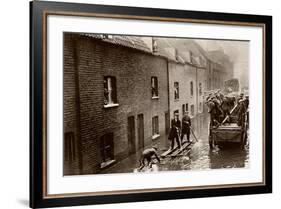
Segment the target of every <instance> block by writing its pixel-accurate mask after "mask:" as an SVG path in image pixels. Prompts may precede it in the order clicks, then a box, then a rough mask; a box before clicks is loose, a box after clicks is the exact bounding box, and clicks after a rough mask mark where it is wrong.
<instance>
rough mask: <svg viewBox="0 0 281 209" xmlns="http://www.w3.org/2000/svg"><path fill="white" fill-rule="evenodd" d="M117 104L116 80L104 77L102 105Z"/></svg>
mask: <svg viewBox="0 0 281 209" xmlns="http://www.w3.org/2000/svg"><path fill="white" fill-rule="evenodd" d="M111 104H117V89H116V78H115V77H113V76H105V77H104V105H111Z"/></svg>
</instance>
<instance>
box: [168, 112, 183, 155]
mask: <svg viewBox="0 0 281 209" xmlns="http://www.w3.org/2000/svg"><path fill="white" fill-rule="evenodd" d="M180 131H181V121H180V120H179V115H178V113H176V114H175V118H174V119H172V122H171V130H170V133H169V140H170V141H171V149H174V144H175V140H176V141H177V145H178V148H181V143H180Z"/></svg>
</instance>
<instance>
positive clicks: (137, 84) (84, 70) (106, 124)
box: [64, 34, 168, 174]
mask: <svg viewBox="0 0 281 209" xmlns="http://www.w3.org/2000/svg"><path fill="white" fill-rule="evenodd" d="M74 36H76V38H77V48H76V53H77V56H78V59H76V61H77V63H76V64H77V68H78V72H79V89H80V91H79V97H80V112H79V113H80V126H81V130H80V134H81V142H82V145H81V146H82V147H81V151H82V156H83V159H82V161H83V171H82V173H83V174H87V173H96V172H98V171H99V170H100V163H101V158H100V144H99V142H100V138H101V136H102V135H103V134H104V133H111V132H112V133H113V135H114V155H115V158H116V160H121V159H123V158H124V157H127V156H128V137H127V135H128V134H127V129H128V127H127V126H128V125H127V118H128V117H129V116H134V117H135V125H136V126H137V115H138V114H143V115H144V142H145V145H148V144H151V143H152V142H153V141H152V117H153V116H156V115H157V116H158V117H159V131H160V135H163V134H165V115H164V113H165V112H166V111H168V81H167V61H166V59H164V58H162V57H157V56H153V55H151V54H148V53H144V52H141V51H138V50H135V49H130V48H127V47H123V46H118V45H113V44H110V43H105V42H103V41H101V40H97V39H93V38H89V37H88V38H87V37H81V36H79V35H70V34H67V35H65V40H68V39H72V40H74V39H73V38H74ZM65 44H67V45H68V46H66V47H70V46H71V45H72V44H73V43H71V41H69V42H67V41H65ZM66 51H68V50H66ZM69 53H70V54H71V50H70V51H69ZM64 58H65V60H67V61H66V62H65V63H69V64H68V65H69V66H68V67H66V66H65V69H64V70H67V71H69V72H70V73H68V74H65V75H64V76H65V79H64V80H65V82H64V84H65V87H64V89H65V90H64V93H65V97H64V99H66V100H67V101H66V102H65V106H70V107H72V106H74V100H73V99H71V98H72V97H73V95H71V94H73V88H75V87H74V86H73V75H75V74H74V71H75V67H74V66H75V63H73V62H72V58H71V57H70V56H68V55H67V54H65V56H64ZM104 76H115V77H116V82H117V100H118V104H119V106H118V107H111V108H104V86H103V78H104ZM151 76H157V78H158V86H159V98H158V99H151ZM66 81H67V82H66ZM66 89H69V90H66ZM71 89H72V90H71ZM68 109H69V108H68ZM68 109H65V113H64V120H65V123H67V124H68V123H69V125H67V124H65V126H67V127H68V128H69V129H71V127H72V128H73V130H75V129H77V124H75V114H77V113H75V112H74V111H73V109H74V107H73V108H72V110H68ZM66 110H67V111H66ZM71 118H73V119H71ZM67 121H73V122H72V123H70V122H67ZM135 133H136V136H135V138H136V146H137V145H138V141H137V139H138V134H137V133H138V131H137V127H135ZM137 148H138V147H136V149H137Z"/></svg>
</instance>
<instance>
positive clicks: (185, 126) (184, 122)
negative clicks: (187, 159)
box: [181, 111, 191, 143]
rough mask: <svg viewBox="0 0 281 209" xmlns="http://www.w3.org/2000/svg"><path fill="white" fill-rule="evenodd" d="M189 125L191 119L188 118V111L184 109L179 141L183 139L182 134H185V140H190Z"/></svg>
mask: <svg viewBox="0 0 281 209" xmlns="http://www.w3.org/2000/svg"><path fill="white" fill-rule="evenodd" d="M190 126H191V120H190V117H189V115H188V111H186V112H185V113H184V116H183V118H182V126H181V127H182V130H181V143H182V141H183V137H184V135H186V138H187V142H190V141H189V138H190Z"/></svg>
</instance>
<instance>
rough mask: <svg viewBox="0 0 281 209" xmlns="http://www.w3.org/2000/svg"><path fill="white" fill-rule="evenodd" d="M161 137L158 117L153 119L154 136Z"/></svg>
mask: <svg viewBox="0 0 281 209" xmlns="http://www.w3.org/2000/svg"><path fill="white" fill-rule="evenodd" d="M156 135H159V120H158V116H154V117H153V118H152V136H156Z"/></svg>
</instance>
